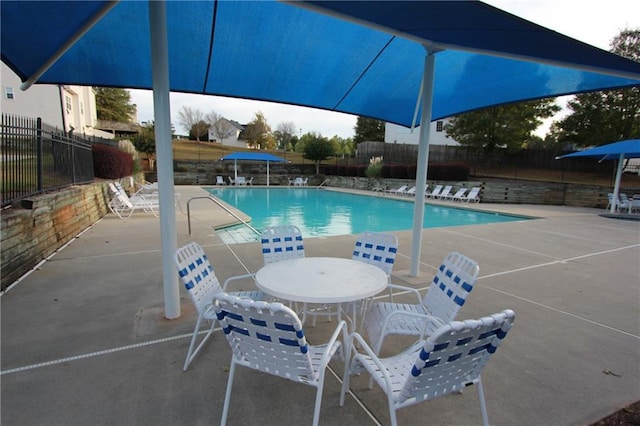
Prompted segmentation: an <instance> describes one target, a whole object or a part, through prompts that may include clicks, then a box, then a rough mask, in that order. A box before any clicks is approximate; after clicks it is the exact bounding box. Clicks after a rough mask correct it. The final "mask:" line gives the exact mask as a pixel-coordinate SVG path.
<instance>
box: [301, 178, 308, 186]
mask: <svg viewBox="0 0 640 426" xmlns="http://www.w3.org/2000/svg"><path fill="white" fill-rule="evenodd" d="M308 185H309V178H308V177H306V178H304V179H303V180H302V186H308Z"/></svg>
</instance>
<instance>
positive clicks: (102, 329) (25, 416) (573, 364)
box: [0, 186, 640, 426]
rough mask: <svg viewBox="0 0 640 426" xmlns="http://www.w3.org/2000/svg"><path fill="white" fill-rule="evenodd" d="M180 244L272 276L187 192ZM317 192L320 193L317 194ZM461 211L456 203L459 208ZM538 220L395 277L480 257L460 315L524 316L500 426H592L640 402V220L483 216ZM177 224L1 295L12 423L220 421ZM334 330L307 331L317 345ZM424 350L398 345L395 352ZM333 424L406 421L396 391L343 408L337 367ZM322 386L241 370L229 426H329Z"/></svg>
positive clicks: (90, 239) (321, 247)
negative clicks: (167, 297) (220, 231)
mask: <svg viewBox="0 0 640 426" xmlns="http://www.w3.org/2000/svg"><path fill="white" fill-rule="evenodd" d="M176 190H177V191H178V192H180V193H181V194H182V206H181V208H180V209H176V216H177V232H178V244H179V245H182V244H185V243H187V242H190V241H196V242H198V243H200V244H201V245H202V246H203V247H204V248H205V250H206V251H207V253H208V254H209V257H210V259H211V261H212V263H213V265H214V268H215V269H216V274H217V275H218V277H219V278H220V279H221V280H224V279H225V278H227V277H229V276H231V275H237V274H242V273H246V272H247V271H249V272H255V271H257V270H258V269H259V268H260V267H261V266H262V256H261V254H260V247H259V244H258V243H249V244H237V245H230V246H227V245H225V244H223V243H222V242H221V240H220V238H219V237H218V236H217V235H216V234H215V232H214V231H213V227H212V226H220V225H222V224H225V223H228V222H229V220H230V216H229V215H228V213H225V212H223V211H222V210H220V209H219V208H215V207H213V204H212V203H210V202H208V201H207V200H198V201H196V202H192V203H191V206H190V209H191V214H192V223H191V226H192V236H190V235H189V234H188V232H187V217H186V214H185V212H186V209H185V207H186V200H189V199H190V198H192V197H195V196H203V195H207V194H206V192H205V191H204V190H202V189H201V188H198V187H189V186H180V187H177V188H176ZM310 190H314V189H310ZM442 204H447V205H451V203H442ZM469 207H471V208H474V209H478V210H488V211H499V212H503V213H508V214H516V215H525V216H530V217H537V218H539V219H537V220H529V221H517V222H508V223H496V224H487V225H474V226H459V227H454V228H433V229H426V230H425V231H424V232H423V237H422V242H421V247H422V249H421V263H420V275H419V277H409V275H408V270H409V263H410V253H411V231H401V232H394V234H395V235H397V237H398V239H399V243H400V247H399V254H398V257H397V260H396V265H395V268H394V274H393V276H392V281H393V282H395V283H398V284H406V285H411V286H414V287H416V288H418V289H420V290H421V292H422V293H423V294H424V290H425V289H426V287H427V285H428V282H429V281H430V280H431V278H432V276H433V271H434V268H436V267H437V265H438V264H439V263H440V262H441V260H442V259H443V258H444V257H445V255H446V254H447V253H449V252H451V251H453V250H456V251H459V252H461V253H463V254H466V255H467V256H469V257H471V258H473V259H475V260H476V261H477V262H478V263H479V265H480V277H479V279H478V282H477V284H476V287H475V288H474V290H473V292H472V293H471V295H470V296H469V299H468V301H467V303H466V304H465V306H464V307H463V309H462V310H461V312H460V314H459V315H458V318H459V319H465V318H478V317H481V316H485V315H489V314H492V313H495V312H498V311H501V310H503V309H506V308H510V309H513V310H514V311H515V312H516V321H515V324H514V327H513V329H512V330H511V332H510V334H509V336H508V337H507V338H506V339H505V341H504V343H503V345H502V346H501V347H500V348H499V350H498V351H497V353H496V355H495V356H494V357H493V358H492V359H491V361H490V363H489V365H488V366H487V368H486V369H485V370H484V374H483V383H484V389H485V395H486V396H485V397H486V402H487V407H488V413H489V420H490V422H491V423H492V424H495V425H514V424H518V425H556V424H557V425H568V424H572V425H588V424H591V423H593V422H595V421H597V420H599V419H600V418H602V417H604V416H606V415H608V414H610V413H612V412H614V411H616V410H618V409H620V408H622V407H624V406H625V405H627V404H629V403H632V402H635V401H638V400H640V222H637V221H628V220H616V219H611V218H606V217H602V216H600V214H601V213H602V211H601V210H596V209H585V208H569V207H558V206H532V205H496V204H482V203H480V204H474V205H470V206H469ZM354 241H355V237H354V236H353V235H345V236H338V237H327V238H307V239H305V250H306V254H307V256H337V257H350V256H351V250H352V247H353V243H354ZM160 245H161V244H160V233H159V220H158V219H157V218H155V217H153V216H152V215H151V214H145V213H139V212H136V213H134V214H133V216H132V218H131V219H129V220H120V219H118V218H117V217H115V216H114V215H113V214H108V215H107V216H105V217H104V218H103V219H102V220H100V221H99V222H97V223H96V224H94V225H93V226H92V227H90V228H89V229H87V230H86V231H85V232H83V233H82V234H80V235H79V236H78V237H77V238H76V239H75V240H73V241H72V242H71V243H70V244H68V245H67V246H66V247H64V248H63V249H61V250H59V251H58V252H57V253H56V254H55V255H54V256H52V257H51V258H50V259H49V260H48V261H47V262H45V263H43V264H41V265H40V266H39V267H37V268H36V269H35V270H34V271H32V272H31V273H30V274H28V275H26V276H24V277H23V278H22V279H21V280H19V281H18V282H17V283H16V284H15V285H14V286H12V287H11V288H10V289H9V290H8V291H7V292H5V293H4V294H3V295H2V297H1V352H0V355H1V367H0V368H1V373H2V375H1V376H0V380H1V385H0V386H1V387H0V391H1V422H2V425H6V426H8V425H37V424H64V425H103V424H105V425H106V424H112V425H141V424H149V425H200V424H202V425H205V424H207V425H209V424H218V423H219V422H220V417H221V413H222V404H223V400H224V392H225V389H226V380H227V376H228V366H229V360H230V350H229V347H228V345H227V343H226V341H225V339H224V337H223V335H222V334H221V333H218V332H217V333H215V334H214V336H213V337H212V340H211V341H210V342H209V344H208V346H207V347H205V349H204V350H203V351H202V353H201V354H200V355H199V356H198V357H197V358H196V360H195V361H194V363H193V364H192V365H191V367H190V368H189V370H188V371H187V372H183V371H182V364H183V362H184V356H185V354H186V351H187V347H188V344H189V337H190V333H191V331H192V330H193V325H194V323H195V314H194V310H193V308H192V307H191V304H190V302H189V299H188V296H187V295H186V292H185V290H184V289H183V288H182V287H181V289H180V292H181V298H182V315H181V317H180V318H179V319H175V320H167V319H165V318H164V308H163V288H162V268H161V252H160ZM334 326H335V322H334V323H328V322H321V323H319V324H318V325H317V326H316V327H311V326H307V327H306V332H307V336H308V339H309V340H310V342H311V343H319V342H322V341H323V340H325V339H326V338H328V335H329V334H330V333H331V331H332V329H333V327H334ZM409 341H411V339H410V338H402V337H396V338H393V337H392V338H388V339H387V340H385V345H384V348H383V353H384V354H390V353H393V352H396V351H398V350H400V349H401V348H402V347H403V346H404V345H405V344H407V343H408V342H409ZM331 366H332V370H333V371H334V372H335V374H336V375H334V374H328V375H327V377H326V385H325V390H324V395H323V403H322V411H321V416H320V423H321V424H325V425H345V424H351V425H376V424H389V416H388V410H387V402H386V398H385V396H384V394H383V393H382V392H381V391H380V389H378V388H376V387H374V388H373V389H372V390H368V389H367V377H365V376H362V377H356V378H354V379H353V380H352V382H351V385H352V386H351V390H352V395H351V396H350V397H348V398H347V401H346V403H345V405H344V407H339V404H338V398H339V392H340V381H339V377H341V375H342V371H343V365H342V364H341V363H339V362H333V363H332V364H331ZM314 391H315V390H314V389H313V388H311V387H308V386H304V385H301V384H295V383H292V382H289V381H286V380H284V379H280V378H276V377H272V376H268V375H266V374H260V373H256V372H254V371H249V370H246V369H239V370H238V371H237V372H236V380H235V385H234V388H233V398H232V401H231V408H230V413H229V419H228V423H229V424H238V425H258V424H259V425H293V424H309V423H311V418H312V412H313V403H314ZM398 421H399V424H403V425H418V424H425V423H429V424H437V425H472V424H481V423H482V420H481V416H480V408H479V404H478V398H477V394H476V392H475V389H473V387H470V388H467V389H466V390H465V392H464V393H463V394H461V395H459V394H455V395H449V396H447V397H444V398H439V399H436V400H434V401H430V402H427V403H423V404H420V405H416V406H413V407H408V408H404V409H401V410H399V411H398Z"/></svg>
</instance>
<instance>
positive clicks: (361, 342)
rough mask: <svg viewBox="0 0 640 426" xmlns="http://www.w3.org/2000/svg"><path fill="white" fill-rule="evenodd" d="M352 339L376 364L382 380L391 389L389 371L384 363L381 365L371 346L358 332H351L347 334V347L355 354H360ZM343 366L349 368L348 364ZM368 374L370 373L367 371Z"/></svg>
mask: <svg viewBox="0 0 640 426" xmlns="http://www.w3.org/2000/svg"><path fill="white" fill-rule="evenodd" d="M354 340H356V341H357V342H358V344H359V345H360V348H361V349H362V350H363V351H364V352H365V354H366V355H367V356H368V357H369V358H371V360H372V361H373V363H374V364H375V365H376V367H378V369H379V370H380V371H381V372H382V375H383V377H384V381H385V382H386V384H387V389H389V390H391V389H392V387H391V377H389V373H388V372H387V369H386V368H385V367H384V365H382V362H380V358H378V355H376V353H375V352H374V351H373V349H371V347H370V346H369V345H368V344H367V342H365V340H364V338H363V337H362V336H361V335H360V334H359V333H358V332H353V333H351V335H350V336H349V347H350V348H352V349H353V352H355V355H356V356H357V355H361V354H360V353H359V352H358V351H357V350H356V349H355V345H354V344H353V341H354ZM354 359H355V356H354ZM345 368H349V369H350V368H351V366H350V365H348V366H345ZM369 374H371V373H370V372H369Z"/></svg>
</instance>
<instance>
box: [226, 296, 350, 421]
mask: <svg viewBox="0 0 640 426" xmlns="http://www.w3.org/2000/svg"><path fill="white" fill-rule="evenodd" d="M214 309H215V311H216V315H217V318H218V321H220V324H221V325H222V329H223V331H224V334H225V336H226V338H227V341H228V342H229V346H231V352H232V356H231V367H230V369H229V378H228V381H227V391H226V393H225V398H224V408H223V410H222V420H221V422H220V423H221V425H225V424H226V422H227V416H228V414H229V404H230V402H231V389H232V387H233V378H234V375H235V371H236V366H238V365H240V366H244V367H247V368H250V369H253V370H257V371H261V372H263V373H268V374H271V375H274V376H279V377H282V378H284V379H289V380H291V381H293V382H296V383H302V384H305V385H309V386H313V387H315V388H316V399H315V408H314V411H313V425H317V424H318V420H319V418H320V407H321V404H322V390H323V388H324V376H325V371H326V369H327V366H328V364H329V361H331V360H332V359H333V358H338V359H341V360H343V359H344V353H343V344H344V343H343V342H344V341H346V339H347V326H346V323H345V322H344V321H340V322H339V323H338V325H337V327H336V328H335V330H334V332H333V334H332V336H331V338H330V339H329V341H328V342H327V343H326V344H324V345H320V346H312V345H309V344H308V343H307V341H306V338H305V333H304V330H303V329H302V324H301V322H300V319H299V318H298V315H297V314H296V313H295V312H294V311H292V310H291V309H290V308H288V307H286V306H284V305H283V304H281V303H277V302H272V303H268V302H257V301H253V300H248V299H241V298H238V297H235V296H232V295H228V294H226V293H219V294H218V295H217V297H216V299H215V303H214ZM277 404H278V401H275V400H274V401H273V404H271V409H273V408H274V407H273V406H274V405H276V406H277ZM283 405H284V404H283ZM283 408H285V407H283ZM292 408H294V407H290V406H289V407H288V408H287V409H292ZM301 408H302V406H296V407H295V409H296V410H299V409H301ZM237 412H238V414H237V417H240V416H241V414H240V413H241V409H240V408H238V410H237ZM234 423H238V424H240V423H242V421H241V420H240V419H238V420H237V421H235V422H234Z"/></svg>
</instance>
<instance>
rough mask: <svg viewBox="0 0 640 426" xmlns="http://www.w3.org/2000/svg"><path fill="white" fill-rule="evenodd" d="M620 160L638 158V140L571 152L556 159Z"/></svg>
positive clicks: (639, 156)
mask: <svg viewBox="0 0 640 426" xmlns="http://www.w3.org/2000/svg"><path fill="white" fill-rule="evenodd" d="M621 154H622V158H640V139H629V140H626V141H620V142H614V143H609V144H606V145H600V146H596V147H594V148H589V149H585V150H584V151H578V152H573V153H571V154H567V155H563V156H561V157H558V158H572V157H592V158H599V159H601V160H619V159H620V155H621Z"/></svg>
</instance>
